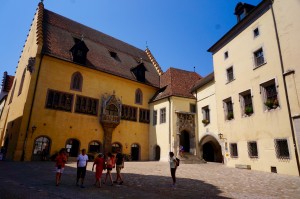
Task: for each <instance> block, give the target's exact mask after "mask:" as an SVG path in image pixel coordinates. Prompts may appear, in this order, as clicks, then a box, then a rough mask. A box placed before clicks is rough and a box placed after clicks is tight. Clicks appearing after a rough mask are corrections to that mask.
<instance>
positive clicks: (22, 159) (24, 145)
mask: <svg viewBox="0 0 300 199" xmlns="http://www.w3.org/2000/svg"><path fill="white" fill-rule="evenodd" d="M43 58H44V54H42V56H41V61H40V63H39V69H38V72H37V77H36V78H37V80H36V82H35V86H34V91H33V98H32V102H31V106H30V112H29V117H28V122H27V127H26V134H25V138H24V143H23V150H22V156H21V161H24V159H25V150H26V143H27V140H28V131H29V125H30V122H31V115H32V110H33V104H34V101H35V96H36V90H37V84H38V81H39V77H40V76H39V74H40V70H41V65H42V60H43Z"/></svg>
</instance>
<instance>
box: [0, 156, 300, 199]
mask: <svg viewBox="0 0 300 199" xmlns="http://www.w3.org/2000/svg"><path fill="white" fill-rule="evenodd" d="M54 165H55V164H54V162H5V161H2V162H0V198H1V199H10V198H22V199H23V198H24V199H27V198H28V199H29V198H52V199H53V198H66V199H67V198H70V199H71V198H143V199H145V198H156V199H158V198H300V178H299V177H294V176H287V175H279V174H274V173H266V172H259V171H251V170H241V169H235V168H228V167H226V166H224V165H222V164H217V163H207V164H181V165H180V166H179V167H178V170H177V185H176V187H175V188H173V187H172V186H171V184H172V179H171V177H170V171H169V165H168V163H166V162H126V163H125V168H124V170H122V172H123V176H124V184H123V185H116V184H115V185H114V186H109V184H110V183H107V184H106V185H102V187H101V188H96V187H95V186H94V185H93V184H94V173H93V172H92V171H91V167H92V162H89V164H88V171H87V176H86V179H85V187H86V188H80V187H77V186H75V179H76V163H69V164H67V165H66V168H65V172H64V173H63V176H62V183H61V185H60V186H59V187H56V186H55V168H54ZM115 174H116V173H115V170H114V171H113V177H115ZM103 177H104V175H103V176H102V179H103Z"/></svg>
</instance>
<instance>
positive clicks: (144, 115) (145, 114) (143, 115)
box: [139, 108, 150, 124]
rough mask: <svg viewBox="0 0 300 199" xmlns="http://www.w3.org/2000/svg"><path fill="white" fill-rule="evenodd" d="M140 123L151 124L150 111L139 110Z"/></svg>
mask: <svg viewBox="0 0 300 199" xmlns="http://www.w3.org/2000/svg"><path fill="white" fill-rule="evenodd" d="M139 122H141V123H148V124H149V123H150V110H149V109H143V108H139Z"/></svg>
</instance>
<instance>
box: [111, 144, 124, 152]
mask: <svg viewBox="0 0 300 199" xmlns="http://www.w3.org/2000/svg"><path fill="white" fill-rule="evenodd" d="M118 149H120V152H121V153H122V145H121V144H120V143H116V142H115V143H112V144H111V152H112V153H117V150H118Z"/></svg>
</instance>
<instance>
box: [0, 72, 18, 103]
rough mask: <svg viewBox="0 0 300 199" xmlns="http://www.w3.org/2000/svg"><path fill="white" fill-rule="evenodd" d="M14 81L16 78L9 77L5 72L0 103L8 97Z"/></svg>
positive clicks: (0, 92)
mask: <svg viewBox="0 0 300 199" xmlns="http://www.w3.org/2000/svg"><path fill="white" fill-rule="evenodd" d="M14 79H15V77H14V76H11V75H8V74H7V72H4V74H3V78H2V84H1V91H0V101H2V99H3V98H4V97H6V96H7V94H8V92H9V91H10V89H11V87H12V85H13V82H14Z"/></svg>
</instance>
